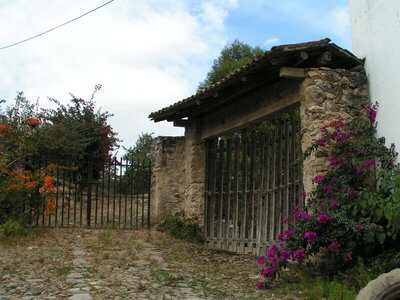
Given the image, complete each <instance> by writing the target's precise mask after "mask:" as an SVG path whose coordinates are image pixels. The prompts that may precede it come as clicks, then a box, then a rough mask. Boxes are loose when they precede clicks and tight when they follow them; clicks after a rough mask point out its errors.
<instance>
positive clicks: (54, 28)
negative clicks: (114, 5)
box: [0, 0, 115, 51]
mask: <svg viewBox="0 0 400 300" xmlns="http://www.w3.org/2000/svg"><path fill="white" fill-rule="evenodd" d="M113 1H115V0H110V1H107V2H106V3H104V4H102V5H100V6H98V7H96V8H93V9H92V10H89V11H88V12H86V13H84V14H82V15H80V16H78V17H76V18H73V19H71V20H69V21H67V22H65V23H62V24H60V25H57V26H56V27H53V28H50V29H49V30H46V31H43V32H41V33H39V34H37V35H34V36H31V37H29V38H26V39H24V40H22V41H18V42H15V43H13V44H10V45H7V46H4V47H1V48H0V51H1V50H4V49H7V48H10V47H13V46H16V45H19V44H22V43H25V42H27V41H30V40H33V39H35V38H37V37H39V36H42V35H44V34H46V33H49V32H51V31H53V30H56V29H58V28H60V27H62V26H65V25H67V24H69V23H72V22H74V21H76V20H78V19H80V18H82V17H84V16H87V15H88V14H91V13H92V12H94V11H96V10H98V9H100V8H102V7H104V6H106V5H107V4H110V3H111V2H113Z"/></svg>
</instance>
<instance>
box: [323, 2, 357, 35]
mask: <svg viewBox="0 0 400 300" xmlns="http://www.w3.org/2000/svg"><path fill="white" fill-rule="evenodd" d="M327 20H329V21H328V24H327V26H328V27H330V28H331V31H332V33H333V34H334V35H336V36H338V37H340V38H342V39H349V32H350V31H351V30H350V15H349V8H348V7H347V6H343V7H341V6H338V7H335V8H334V9H333V10H331V11H330V12H329V16H328V18H327Z"/></svg>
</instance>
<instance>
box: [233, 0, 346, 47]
mask: <svg viewBox="0 0 400 300" xmlns="http://www.w3.org/2000/svg"><path fill="white" fill-rule="evenodd" d="M347 2H348V1H345V0H325V1H321V0H302V1H294V0H288V1H269V0H254V1H238V7H237V8H235V9H232V10H231V11H230V12H229V16H228V17H227V19H226V28H227V36H228V37H229V39H230V40H232V39H235V38H237V39H239V40H240V41H243V42H246V43H249V44H251V45H259V46H263V47H267V48H269V47H270V46H271V45H272V44H274V45H275V44H290V43H301V42H305V41H312V40H318V39H321V38H324V37H330V38H331V39H332V40H333V41H334V42H335V43H337V44H339V45H340V46H342V47H345V48H348V49H350V48H351V40H350V30H349V29H350V28H349V27H348V26H347V25H348V24H343V23H344V22H345V20H340V18H341V17H343V18H345V17H346V15H345V14H346V12H347ZM335 12H336V13H335ZM337 21H340V23H341V24H338V23H336V22H337ZM329 26H332V27H335V26H337V27H338V29H339V30H340V32H336V31H335V30H332V29H333V28H331V30H330V28H329ZM340 27H347V28H346V29H347V30H342V29H341V28H340ZM277 39H278V40H277ZM268 40H269V42H270V43H268Z"/></svg>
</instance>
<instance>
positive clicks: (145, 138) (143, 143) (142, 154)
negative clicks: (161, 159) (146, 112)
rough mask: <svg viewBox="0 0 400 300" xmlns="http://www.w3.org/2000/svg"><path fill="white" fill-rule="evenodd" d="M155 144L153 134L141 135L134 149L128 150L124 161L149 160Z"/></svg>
mask: <svg viewBox="0 0 400 300" xmlns="http://www.w3.org/2000/svg"><path fill="white" fill-rule="evenodd" d="M152 144H153V133H142V134H141V135H139V137H138V139H137V140H136V142H135V145H134V146H133V147H130V148H129V149H127V151H126V154H125V155H124V159H126V160H129V161H143V160H144V159H147V158H148V155H149V154H150V151H151V147H152Z"/></svg>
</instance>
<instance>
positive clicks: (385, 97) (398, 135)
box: [349, 0, 400, 152]
mask: <svg viewBox="0 0 400 300" xmlns="http://www.w3.org/2000/svg"><path fill="white" fill-rule="evenodd" d="M349 7H350V20H351V27H352V36H353V50H352V51H353V53H354V54H356V55H357V56H358V57H360V58H365V69H366V72H367V76H368V80H369V89H370V96H371V101H372V102H375V101H377V102H379V112H378V136H384V137H386V143H387V145H390V144H391V143H392V142H394V143H395V144H396V149H397V151H398V152H400V151H399V150H400V0H349Z"/></svg>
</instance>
